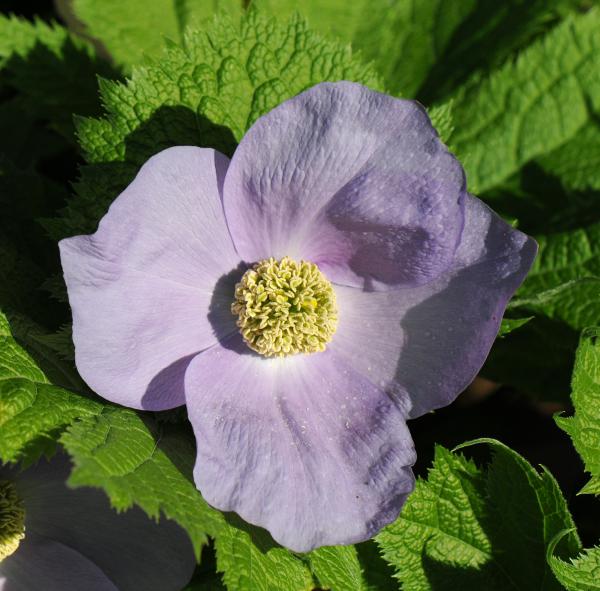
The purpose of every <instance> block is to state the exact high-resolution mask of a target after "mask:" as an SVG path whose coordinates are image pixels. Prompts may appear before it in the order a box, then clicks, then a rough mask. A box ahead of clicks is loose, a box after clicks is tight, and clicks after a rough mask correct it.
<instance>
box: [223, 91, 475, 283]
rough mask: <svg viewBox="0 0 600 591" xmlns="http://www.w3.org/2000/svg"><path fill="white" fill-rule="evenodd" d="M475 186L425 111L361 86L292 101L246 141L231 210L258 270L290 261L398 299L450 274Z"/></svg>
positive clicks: (245, 254)
mask: <svg viewBox="0 0 600 591" xmlns="http://www.w3.org/2000/svg"><path fill="white" fill-rule="evenodd" d="M464 198H465V177H464V172H463V169H462V167H461V165H460V164H459V163H458V161H457V160H456V159H455V158H454V157H453V156H452V155H451V154H450V153H449V152H448V150H447V149H446V148H445V146H444V145H443V144H442V142H441V141H440V140H439V138H438V136H437V133H436V131H435V130H434V128H433V127H432V126H431V122H430V121H429V118H428V116H427V114H426V112H425V110H424V109H423V107H421V106H420V105H419V104H418V103H416V102H415V101H408V100H401V99H396V98H393V97H390V96H387V95H384V94H381V93H378V92H374V91H372V90H369V89H368V88H366V87H365V86H361V85H360V84H355V83H350V82H338V83H323V84H319V85H317V86H315V87H313V88H311V89H310V90H307V91H306V92H303V93H302V94H300V95H298V96H297V97H295V98H293V99H290V100H288V101H286V102H284V103H282V104H281V105H280V106H279V107H277V108H275V109H273V110H272V111H271V112H269V113H268V114H267V115H265V116H263V117H261V118H260V119H259V120H258V121H257V122H256V123H255V124H254V125H253V126H252V128H251V129H250V130H249V131H248V132H247V133H246V135H245V136H244V138H243V139H242V141H241V142H240V145H239V146H238V148H237V150H236V152H235V154H234V156H233V158H232V161H231V165H230V167H229V170H228V172H227V176H226V178H225V184H224V194H223V203H224V207H225V214H226V217H227V223H228V225H229V229H230V231H231V235H232V237H233V241H234V243H235V246H236V249H237V251H238V253H239V254H240V256H241V257H242V258H243V259H244V260H245V261H247V262H254V261H258V260H261V259H264V258H268V257H271V256H272V257H275V258H282V257H284V256H290V257H292V258H295V259H306V260H310V261H312V262H314V263H317V264H318V265H319V267H320V268H321V269H322V270H323V271H324V272H325V273H326V274H327V276H328V277H329V279H331V280H332V281H334V282H336V283H340V284H344V285H351V286H358V287H366V288H369V289H389V288H390V287H401V286H414V285H421V284H424V283H427V282H428V281H431V280H432V279H434V278H435V277H437V276H438V275H439V274H440V273H441V272H442V271H444V270H445V269H446V268H447V267H448V265H449V264H450V262H451V261H452V258H453V256H454V251H455V249H456V246H457V245H458V242H459V239H460V235H461V232H462V227H463V201H464Z"/></svg>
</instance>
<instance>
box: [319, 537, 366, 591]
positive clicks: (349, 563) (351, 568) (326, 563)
mask: <svg viewBox="0 0 600 591" xmlns="http://www.w3.org/2000/svg"><path fill="white" fill-rule="evenodd" d="M308 560H309V562H310V567H311V570H312V572H313V573H314V575H315V576H316V578H317V579H318V581H319V587H320V588H322V589H331V590H332V591H365V589H367V583H366V581H365V579H364V577H363V572H362V568H361V564H360V561H359V558H358V553H357V551H356V548H355V547H354V546H328V547H324V548H319V549H318V550H313V551H312V552H311V553H310V554H309V555H308Z"/></svg>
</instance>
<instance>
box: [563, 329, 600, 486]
mask: <svg viewBox="0 0 600 591" xmlns="http://www.w3.org/2000/svg"><path fill="white" fill-rule="evenodd" d="M599 336H600V329H598V328H589V329H587V330H585V331H584V332H583V333H582V335H581V341H580V343H579V348H578V349H577V357H576V360H575V370H574V372H573V382H572V393H571V399H572V401H573V406H574V408H575V414H574V416H572V417H563V416H556V417H555V421H556V424H557V425H558V426H559V427H560V428H561V429H562V430H563V431H566V432H567V433H568V434H569V435H570V437H571V439H572V440H573V445H574V446H575V449H576V450H577V452H578V453H579V455H580V456H581V458H582V460H583V462H584V464H585V470H586V472H589V473H590V474H591V476H592V478H591V480H590V481H589V482H588V483H587V484H586V485H585V487H584V488H583V490H582V491H581V492H582V493H591V494H595V495H600V339H599Z"/></svg>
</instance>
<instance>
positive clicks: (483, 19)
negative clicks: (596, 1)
mask: <svg viewBox="0 0 600 591" xmlns="http://www.w3.org/2000/svg"><path fill="white" fill-rule="evenodd" d="M461 4H467V5H469V4H470V3H461ZM579 4H580V2H579V0H526V1H523V0H505V1H504V2H489V1H487V0H477V2H475V3H474V5H473V6H472V9H471V11H470V12H469V13H468V14H467V15H466V18H465V19H464V20H463V22H462V23H461V24H460V26H459V27H457V28H456V30H455V32H454V34H453V35H452V38H451V39H450V40H449V41H448V43H447V46H446V48H445V51H443V52H442V53H441V55H439V58H438V59H437V60H436V62H435V64H434V65H433V67H432V68H431V69H430V71H429V73H428V75H427V79H426V80H425V81H424V83H423V85H422V87H421V88H420V90H419V94H418V98H419V100H421V101H423V102H424V103H425V104H430V103H431V102H433V101H435V100H440V99H442V98H444V97H445V96H447V95H448V94H449V93H450V91H452V90H453V89H454V88H456V87H457V86H458V85H459V84H461V83H463V82H464V81H465V80H466V79H467V78H468V77H469V76H470V75H472V74H473V72H476V71H480V72H489V71H492V70H493V69H494V68H497V67H498V66H499V65H501V64H502V63H503V62H505V61H506V59H507V58H508V57H509V56H510V55H511V54H513V53H515V52H516V51H518V50H520V49H522V48H524V47H526V46H527V44H528V43H529V42H530V41H531V39H532V38H534V37H536V36H537V35H539V34H540V33H542V32H543V31H544V30H546V29H548V28H550V27H551V26H552V25H553V24H555V23H556V22H557V21H559V20H560V19H561V17H563V16H565V15H566V14H568V12H569V11H570V10H572V9H577V8H579Z"/></svg>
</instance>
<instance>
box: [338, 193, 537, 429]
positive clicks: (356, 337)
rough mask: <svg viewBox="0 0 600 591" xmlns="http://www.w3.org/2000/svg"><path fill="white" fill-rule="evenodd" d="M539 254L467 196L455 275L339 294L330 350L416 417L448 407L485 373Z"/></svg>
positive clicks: (529, 242) (340, 290)
mask: <svg viewBox="0 0 600 591" xmlns="http://www.w3.org/2000/svg"><path fill="white" fill-rule="evenodd" d="M536 250H537V245H536V243H535V241H534V240H533V239H532V238H529V237H528V236H526V235H525V234H523V233H522V232H519V231H518V230H515V229H513V228H511V227H510V226H509V225H508V224H506V223H505V222H504V221H503V220H502V219H501V218H499V217H498V216H497V215H496V214H495V213H494V212H492V211H491V210H490V209H489V208H488V207H487V206H485V205H484V204H483V203H482V202H481V201H479V200H478V199H476V198H475V197H472V196H469V197H468V200H467V202H466V208H465V229H464V231H463V235H462V240H461V243H460V246H459V247H458V250H457V252H456V260H455V262H454V264H453V267H452V269H450V270H449V271H447V272H446V273H444V274H443V275H442V276H441V277H439V278H438V279H436V280H435V281H433V282H432V283H429V284H427V285H425V286H421V287H417V288H411V289H403V290H396V291H393V292H388V293H365V292H361V291H359V290H357V289H352V288H345V287H337V288H336V295H337V301H338V307H339V317H340V323H339V326H338V330H337V332H336V334H335V336H334V339H333V341H332V343H331V344H330V348H331V349H332V350H333V351H335V352H336V353H337V354H339V355H340V356H341V357H343V358H344V359H346V361H347V362H348V363H352V366H353V367H354V368H355V370H356V371H358V372H360V373H361V374H362V375H364V376H367V377H368V378H369V379H370V380H371V381H372V382H373V383H374V384H377V385H378V386H380V387H381V388H383V389H384V390H386V391H387V392H388V393H389V394H390V395H392V396H394V395H398V396H400V399H401V400H406V396H407V394H408V396H409V397H410V406H411V407H412V408H411V409H410V417H411V418H414V417H417V416H420V415H422V414H423V413H426V412H429V411H431V410H433V409H435V408H439V407H441V406H445V405H447V404H450V402H452V401H453V400H454V399H455V398H456V396H457V395H458V394H460V392H462V390H464V388H465V387H466V386H467V385H468V384H469V383H470V382H471V381H472V380H473V378H474V377H475V375H476V374H477V372H478V371H479V370H480V369H481V366H482V365H483V363H484V361H485V359H486V357H487V355H488V353H489V351H490V348H491V346H492V344H493V342H494V339H495V338H496V335H497V334H498V328H499V326H500V322H501V320H502V315H503V313H504V309H505V308H506V304H507V302H508V300H509V299H510V297H511V296H512V294H513V293H514V291H515V290H516V289H517V287H518V286H519V285H520V284H521V283H522V281H523V279H524V278H525V276H526V274H527V272H528V270H529V268H530V267H531V264H532V262H533V259H534V258H535V254H536ZM407 410H408V409H407Z"/></svg>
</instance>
